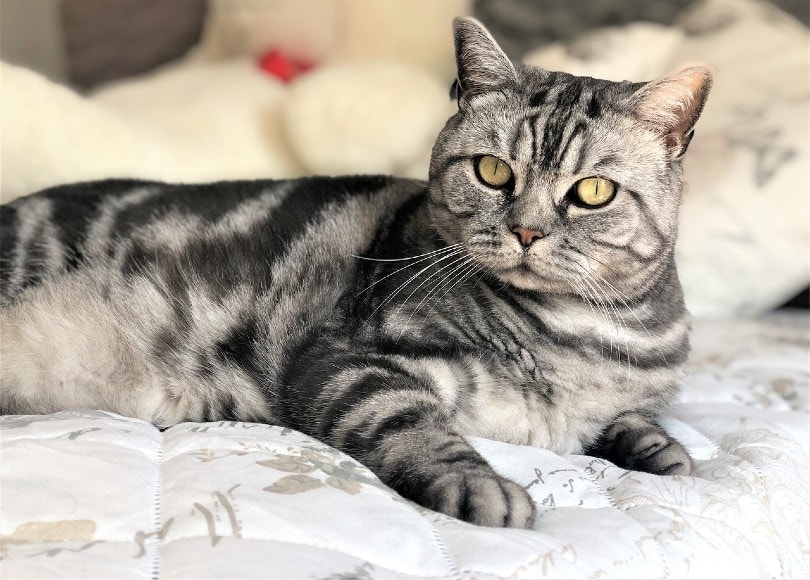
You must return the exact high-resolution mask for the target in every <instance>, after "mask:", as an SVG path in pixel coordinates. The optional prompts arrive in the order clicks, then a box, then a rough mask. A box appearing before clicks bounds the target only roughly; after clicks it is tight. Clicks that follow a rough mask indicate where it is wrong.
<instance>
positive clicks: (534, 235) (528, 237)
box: [512, 226, 544, 248]
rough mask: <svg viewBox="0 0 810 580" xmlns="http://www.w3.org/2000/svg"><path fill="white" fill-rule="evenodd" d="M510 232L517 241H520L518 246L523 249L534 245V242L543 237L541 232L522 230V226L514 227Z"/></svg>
mask: <svg viewBox="0 0 810 580" xmlns="http://www.w3.org/2000/svg"><path fill="white" fill-rule="evenodd" d="M512 231H513V232H514V234H515V235H516V236H517V238H518V240H520V244H521V245H522V246H523V247H524V248H528V247H529V246H531V245H532V244H533V243H534V241H535V240H539V239H540V238H542V237H543V235H544V234H543V232H538V231H537V230H530V229H528V228H524V227H523V226H515V227H513V228H512Z"/></svg>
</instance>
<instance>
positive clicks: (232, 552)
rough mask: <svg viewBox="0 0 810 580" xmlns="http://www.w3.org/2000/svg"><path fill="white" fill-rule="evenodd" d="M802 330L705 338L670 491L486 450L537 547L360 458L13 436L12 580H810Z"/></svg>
mask: <svg viewBox="0 0 810 580" xmlns="http://www.w3.org/2000/svg"><path fill="white" fill-rule="evenodd" d="M808 329H810V317H808V314H807V313H806V312H800V311H779V312H777V313H774V314H771V315H769V316H766V317H763V318H759V319H750V320H736V321H725V322H708V321H697V322H695V324H694V331H693V343H694V350H693V353H692V356H691V362H690V370H689V373H688V375H687V377H686V379H685V382H684V390H683V392H682V395H681V397H680V399H679V402H678V403H677V404H676V405H675V406H673V407H672V408H671V409H670V410H668V411H667V413H666V419H665V421H664V425H665V427H666V429H667V430H668V431H669V432H670V433H671V434H672V435H674V436H676V437H677V438H679V439H680V440H681V441H683V442H684V443H685V444H686V446H687V447H688V448H689V450H690V452H691V453H692V454H693V456H694V457H695V459H696V465H697V469H696V473H695V475H694V476H690V477H677V476H676V477H659V476H653V475H649V474H645V473H639V472H632V471H627V470H624V469H620V468H618V467H616V466H614V465H612V464H611V463H609V462H606V461H603V460H600V459H595V458H592V457H587V456H581V455H568V456H558V455H555V454H554V453H551V452H549V451H546V450H543V449H536V448H531V447H524V446H515V445H509V444H505V443H500V442H497V441H491V440H486V439H478V438H473V439H471V442H472V443H473V445H474V446H475V447H476V448H477V449H478V450H479V451H480V452H481V453H482V454H483V455H484V456H485V457H486V458H487V459H488V460H489V461H490V462H491V463H492V464H493V465H494V466H495V468H496V469H497V470H498V471H499V472H500V473H502V474H503V475H505V476H508V477H511V478H513V479H514V480H515V481H517V482H519V483H520V484H521V485H523V486H525V487H526V489H527V490H528V491H529V493H530V494H531V496H532V498H533V499H534V500H535V501H536V502H537V508H538V517H537V521H536V523H535V525H534V529H532V530H511V529H495V528H482V527H476V526H472V525H469V524H466V523H463V522H460V521H457V520H455V519H452V518H449V517H446V516H443V515H441V514H437V513H434V512H431V511H429V510H426V509H424V508H421V507H420V506H418V505H416V504H414V503H412V502H409V501H406V500H404V499H402V498H401V497H399V496H398V495H397V494H395V493H394V492H393V491H391V490H390V489H388V488H387V487H386V486H385V485H383V484H382V483H380V481H379V480H378V479H377V478H376V477H375V476H374V475H373V474H372V473H371V472H370V471H369V470H367V469H366V468H365V467H363V466H362V465H360V464H359V463H357V462H356V461H354V460H353V459H351V458H350V457H348V456H346V455H344V454H342V453H340V452H339V451H337V450H335V449H333V448H330V447H329V446H327V445H324V444H323V443H320V442H318V441H316V440H314V439H311V438H309V437H307V436H305V435H303V434H301V433H298V432H295V431H292V430H290V429H285V428H283V427H279V426H273V425H261V424H253V423H239V422H220V423H184V424H180V425H177V426H175V427H172V428H170V429H167V430H165V431H163V432H161V431H159V430H158V429H156V428H155V427H153V426H151V425H149V424H147V423H144V422H143V421H139V420H134V419H129V418H125V417H121V416H117V415H112V414H108V413H102V412H98V411H91V410H87V411H77V412H63V413H56V414H53V415H46V416H6V417H3V418H2V419H1V420H0V428H1V430H0V434H1V435H2V456H1V458H2V463H1V464H0V465H1V466H0V469H1V475H0V493H1V494H2V495H1V496H0V499H1V500H2V511H1V512H0V535H1V536H2V539H1V541H2V550H1V551H0V566H2V574H3V576H4V577H7V578H37V577H38V578H41V577H48V578H70V577H79V576H80V577H99V578H101V577H105V578H113V577H114V578H150V577H151V578H156V577H160V578H175V577H177V578H204V577H230V578H250V577H273V578H401V577H405V578H408V577H420V578H421V577H433V578H477V579H481V578H537V577H579V578H586V577H587V578H599V577H611V578H670V577H671V578H687V577H689V578H710V577H711V578H774V577H776V578H806V577H808V575H810V567H809V566H808V558H810V530H809V529H808V521H810V514H808V497H810V482H809V481H808V470H809V469H810V464H809V463H808V440H809V439H810V436H809V435H810V433H808V349H809V348H810V345H808Z"/></svg>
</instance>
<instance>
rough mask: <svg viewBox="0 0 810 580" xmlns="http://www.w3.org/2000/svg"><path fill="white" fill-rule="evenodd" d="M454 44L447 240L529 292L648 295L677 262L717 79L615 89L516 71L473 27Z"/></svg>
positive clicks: (436, 174)
mask: <svg viewBox="0 0 810 580" xmlns="http://www.w3.org/2000/svg"><path fill="white" fill-rule="evenodd" d="M454 33H455V45H456V60H457V66H458V80H457V84H456V95H457V99H458V105H459V110H458V112H457V113H456V114H455V115H453V116H452V117H451V118H450V119H449V121H448V122H447V125H446V126H445V128H444V129H443V130H442V131H441V133H440V134H439V136H438V139H437V141H436V145H435V147H434V149H433V156H432V159H431V166H430V190H431V211H432V215H433V220H434V223H435V224H436V226H437V228H438V230H439V232H440V233H441V234H442V236H443V237H444V238H445V240H446V241H447V242H449V243H460V244H463V246H464V247H465V248H466V250H467V252H468V253H469V255H470V256H471V257H472V258H473V259H474V260H475V261H476V263H477V264H478V265H479V267H480V268H482V269H483V270H484V271H485V272H487V273H488V274H490V275H491V276H494V277H496V278H498V279H500V280H501V281H503V282H506V283H508V284H511V285H513V286H515V287H518V288H521V289H526V290H536V291H540V292H544V293H553V294H571V293H574V294H580V295H583V294H584V295H588V294H591V295H592V294H593V292H592V291H589V288H592V287H593V286H594V285H597V286H599V287H601V288H604V289H608V288H610V287H611V286H612V287H613V290H612V291H615V292H617V293H621V294H622V295H623V296H626V297H632V296H634V295H636V294H638V293H639V292H641V291H643V290H644V289H645V288H647V287H649V286H650V284H652V282H654V280H655V279H656V278H657V277H658V276H660V274H661V273H662V272H663V271H665V270H666V269H667V268H668V267H669V265H670V264H671V262H672V251H673V246H674V243H675V238H676V235H677V213H678V206H679V202H680V198H681V190H682V181H681V173H682V172H681V164H680V159H681V157H682V155H683V154H684V153H685V151H686V148H687V146H688V145H689V141H690V139H691V137H692V133H693V128H694V125H695V122H696V121H697V119H698V117H699V115H700V113H701V111H702V109H703V105H704V103H705V102H706V98H707V96H708V93H709V90H710V88H711V83H712V76H711V72H710V71H709V69H707V68H705V67H700V66H698V67H692V68H688V69H685V70H683V71H681V72H679V73H677V74H674V75H671V76H668V77H665V78H662V79H660V80H656V81H652V82H648V83H632V82H626V81H625V82H611V81H606V80H598V79H593V78H589V77H576V76H572V75H569V74H566V73H562V72H550V71H546V70H543V69H540V68H537V67H531V66H528V65H524V64H518V63H513V62H511V61H510V60H509V58H508V57H507V56H506V55H505V54H504V53H503V51H501V49H500V48H499V47H498V45H497V44H496V42H495V41H494V40H493V39H492V37H491V36H490V35H489V33H488V32H487V31H486V30H485V29H484V28H483V27H482V26H481V25H480V24H479V23H478V22H476V21H475V20H473V19H469V18H465V19H456V20H455V22H454Z"/></svg>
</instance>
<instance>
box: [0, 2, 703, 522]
mask: <svg viewBox="0 0 810 580" xmlns="http://www.w3.org/2000/svg"><path fill="white" fill-rule="evenodd" d="M453 27H454V39H455V46H456V60H457V66H458V79H457V84H456V89H457V90H456V98H457V100H458V112H457V113H456V114H454V115H453V116H452V117H451V118H450V119H449V120H448V122H447V124H446V126H445V127H444V129H443V130H442V131H441V132H440V134H439V136H438V138H437V140H436V143H435V146H434V150H433V154H432V160H431V164H430V170H429V179H428V181H427V182H422V181H416V180H405V179H397V178H393V177H384V176H354V177H333V178H327V177H308V178H302V179H297V180H287V181H268V180H257V181H239V182H222V183H211V184H200V185H188V184H187V185H169V184H164V183H156V182H148V181H136V180H108V181H101V182H93V183H80V184H75V185H65V186H59V187H55V188H51V189H48V190H45V191H42V192H39V193H36V194H34V195H30V196H28V197H26V198H22V199H18V200H16V201H14V202H12V203H10V204H7V205H5V206H3V207H2V211H0V218H2V261H0V280H2V286H1V290H0V300H2V311H0V312H1V314H0V325H1V326H0V332H2V341H1V342H0V356H2V358H1V359H0V360H2V374H1V375H0V376H2V379H0V410H2V412H3V413H6V414H8V413H49V412H53V411H57V410H61V409H70V408H82V407H85V408H86V407H91V408H99V409H105V410H109V411H113V412H116V413H120V414H123V415H129V416H133V417H140V418H142V419H145V420H148V421H151V422H153V423H154V424H156V425H158V426H161V427H166V426H170V425H173V424H176V423H178V422H181V421H216V420H240V421H256V422H267V423H274V424H280V425H285V426H288V427H290V428H293V429H297V430H300V431H302V432H304V433H307V434H310V435H312V436H314V437H317V438H319V439H321V440H323V441H325V442H326V443H329V444H331V445H333V446H335V447H337V448H339V449H341V450H343V451H345V452H346V453H348V454H350V455H352V456H353V457H355V458H357V459H358V460H359V461H361V462H362V463H364V464H365V465H367V466H368V467H369V468H370V469H371V470H373V471H374V472H375V473H376V474H377V475H378V476H379V477H380V479H381V480H382V481H383V482H385V483H386V484H388V485H389V486H391V487H392V488H393V489H394V490H396V491H397V492H399V493H400V494H402V495H403V496H404V497H406V498H409V499H411V500H413V501H415V502H417V503H419V504H421V505H422V506H425V507H427V508H430V509H432V510H436V511H439V512H443V513H445V514H448V515H450V516H454V517H457V518H460V519H462V520H465V521H468V522H472V523H475V524H480V525H487V526H507V527H517V528H527V527H531V526H532V525H533V521H534V516H535V506H534V503H533V502H532V500H531V498H530V497H529V495H528V494H527V492H526V491H525V490H524V489H523V488H522V487H521V486H519V485H517V484H516V483H514V482H512V481H510V480H508V479H506V478H504V477H502V476H500V475H498V473H496V471H495V470H494V469H493V468H492V467H491V466H490V465H489V464H488V463H487V462H486V461H485V460H484V459H483V458H482V457H481V456H480V455H479V454H478V453H477V452H476V451H475V450H474V449H473V447H472V446H471V445H470V444H469V443H468V442H467V441H466V440H465V436H467V435H475V436H481V437H489V438H494V439H499V440H502V441H506V442H511V443H515V444H524V445H534V446H540V447H544V448H547V449H551V450H553V451H556V452H558V453H581V452H586V453H590V454H593V455H596V456H600V457H604V458H607V459H609V460H610V461H613V462H615V463H616V464H618V465H620V466H622V467H625V468H629V469H637V470H643V471H647V472H651V473H655V474H669V475H673V474H680V475H685V474H689V473H691V471H692V469H693V464H692V461H691V459H690V457H689V455H688V453H687V452H686V450H685V449H684V447H683V446H682V445H681V444H680V443H679V442H677V441H676V440H674V439H673V438H671V437H670V436H668V435H667V434H666V432H665V431H664V430H663V429H662V428H661V427H660V426H659V425H658V424H657V423H656V415H657V414H659V413H660V411H661V410H662V409H664V408H666V405H667V403H669V402H670V401H671V400H672V399H673V397H674V396H675V395H676V393H677V389H678V381H679V378H680V375H681V373H682V369H683V363H684V361H685V359H686V356H687V352H688V327H689V318H688V314H687V312H686V310H685V307H684V303H683V298H682V293H681V289H680V285H679V283H678V277H677V273H676V268H675V264H674V261H673V246H674V243H675V239H676V232H677V212H678V205H679V200H680V197H681V190H682V169H681V157H682V156H683V154H684V152H685V151H686V148H687V146H688V144H689V141H690V139H691V136H692V134H693V128H694V125H695V122H696V121H697V119H698V116H699V115H700V113H701V111H702V108H703V105H704V103H705V101H706V98H707V96H708V93H709V90H710V87H711V82H712V77H711V73H710V71H709V70H708V69H707V68H705V67H701V66H697V67H692V68H688V69H685V70H683V71H681V72H679V73H676V74H674V75H671V76H667V77H664V78H663V79H660V80H657V81H652V82H648V83H632V82H618V83H617V82H610V81H605V80H597V79H592V78H584V77H575V76H571V75H568V74H565V73H562V72H550V71H546V70H543V69H540V68H535V67H529V66H526V65H523V64H519V63H513V62H511V61H510V60H509V59H508V58H507V57H506V56H505V54H504V53H503V52H502V51H501V49H500V48H499V47H498V45H497V44H496V42H495V41H494V40H493V38H492V37H491V36H490V34H489V33H488V32H487V31H486V30H485V29H484V28H483V27H482V26H481V25H480V24H479V23H478V22H477V21H475V20H473V19H469V18H464V19H456V20H455V21H454V24H453ZM392 114H396V112H395V111H392Z"/></svg>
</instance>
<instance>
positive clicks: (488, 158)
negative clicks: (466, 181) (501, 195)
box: [476, 155, 512, 187]
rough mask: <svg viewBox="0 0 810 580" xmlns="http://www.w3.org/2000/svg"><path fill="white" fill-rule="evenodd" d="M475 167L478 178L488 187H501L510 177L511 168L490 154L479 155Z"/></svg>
mask: <svg viewBox="0 0 810 580" xmlns="http://www.w3.org/2000/svg"><path fill="white" fill-rule="evenodd" d="M476 168H477V169H478V178H479V179H480V180H481V181H483V182H484V183H485V184H487V185H489V186H490V187H503V186H504V185H506V184H507V183H509V180H510V179H512V168H511V167H509V166H508V165H507V164H506V162H505V161H501V160H500V159H498V158H497V157H493V156H492V155H484V156H483V157H480V158H479V159H478V163H477V165H476Z"/></svg>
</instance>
